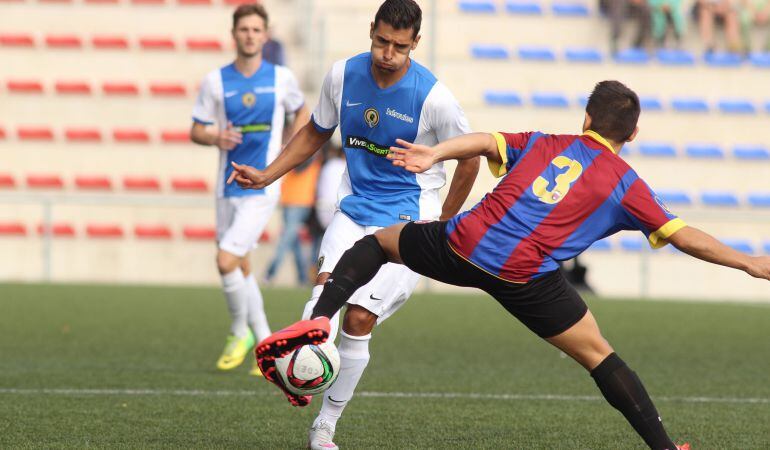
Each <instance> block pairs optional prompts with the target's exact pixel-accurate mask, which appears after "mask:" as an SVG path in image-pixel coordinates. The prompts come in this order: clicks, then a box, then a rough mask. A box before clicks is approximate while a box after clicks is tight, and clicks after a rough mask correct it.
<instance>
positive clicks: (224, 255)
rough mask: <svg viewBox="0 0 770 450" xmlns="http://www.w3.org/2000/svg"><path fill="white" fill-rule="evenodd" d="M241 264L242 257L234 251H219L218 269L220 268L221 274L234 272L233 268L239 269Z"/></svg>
mask: <svg viewBox="0 0 770 450" xmlns="http://www.w3.org/2000/svg"><path fill="white" fill-rule="evenodd" d="M240 264H241V258H239V257H237V256H235V255H233V254H232V253H228V252H226V251H223V250H220V251H219V252H218V253H217V269H219V273H221V274H226V273H230V272H232V271H233V270H235V269H237V268H238V267H239V266H240Z"/></svg>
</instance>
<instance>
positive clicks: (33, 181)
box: [27, 174, 64, 189]
mask: <svg viewBox="0 0 770 450" xmlns="http://www.w3.org/2000/svg"><path fill="white" fill-rule="evenodd" d="M27 187H28V188H30V189H63V188H64V181H63V180H62V179H61V177H60V176H59V175H50V174H33V175H27Z"/></svg>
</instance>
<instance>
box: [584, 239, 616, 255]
mask: <svg viewBox="0 0 770 450" xmlns="http://www.w3.org/2000/svg"><path fill="white" fill-rule="evenodd" d="M588 249H589V250H593V251H599V252H607V251H610V250H612V244H610V241H609V239H601V240H598V241H596V242H594V243H593V244H591V246H590V247H588Z"/></svg>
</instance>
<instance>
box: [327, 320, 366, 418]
mask: <svg viewBox="0 0 770 450" xmlns="http://www.w3.org/2000/svg"><path fill="white" fill-rule="evenodd" d="M371 338H372V335H371V334H367V335H366V336H350V335H349V334H347V333H345V331H344V330H342V331H340V345H339V347H338V350H339V352H340V374H339V375H338V376H337V381H335V382H334V384H332V386H331V387H330V388H329V389H328V390H327V391H326V392H324V402H323V406H321V411H320V412H319V413H318V418H319V419H323V420H325V421H327V422H329V423H331V424H332V425H335V426H336V424H337V420H338V419H339V418H340V416H341V415H342V411H343V410H344V409H345V406H347V404H348V402H349V401H350V399H351V398H352V397H353V392H354V391H355V390H356V386H357V385H358V381H359V380H360V379H361V375H363V374H364V369H366V365H367V364H369V340H370V339H371Z"/></svg>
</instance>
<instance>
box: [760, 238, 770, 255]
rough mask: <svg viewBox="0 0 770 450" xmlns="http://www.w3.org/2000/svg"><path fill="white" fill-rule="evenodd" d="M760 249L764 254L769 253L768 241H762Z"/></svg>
mask: <svg viewBox="0 0 770 450" xmlns="http://www.w3.org/2000/svg"><path fill="white" fill-rule="evenodd" d="M762 251H763V252H764V253H765V255H770V241H765V242H763V243H762Z"/></svg>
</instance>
